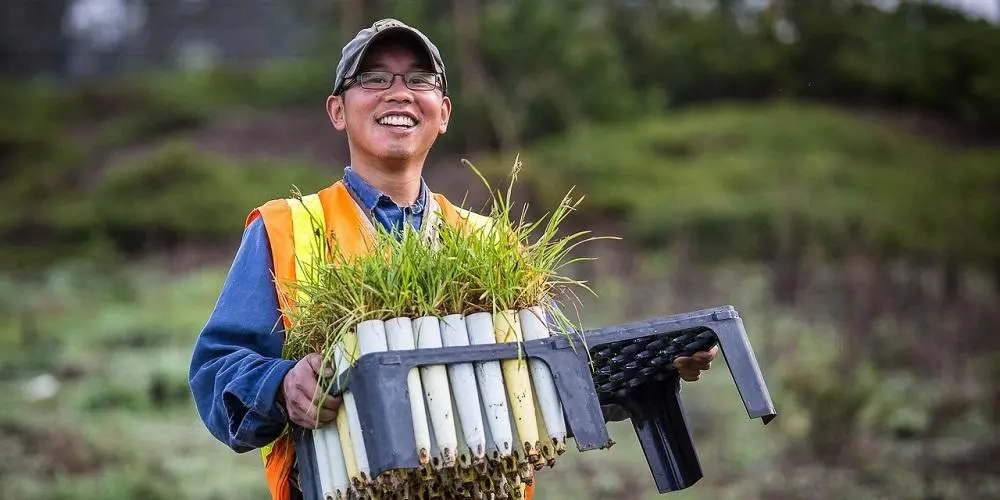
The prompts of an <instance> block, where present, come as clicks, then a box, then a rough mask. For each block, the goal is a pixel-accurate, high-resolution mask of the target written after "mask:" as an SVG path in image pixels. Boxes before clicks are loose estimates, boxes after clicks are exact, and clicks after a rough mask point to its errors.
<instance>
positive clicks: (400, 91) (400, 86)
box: [385, 75, 413, 102]
mask: <svg viewBox="0 0 1000 500" xmlns="http://www.w3.org/2000/svg"><path fill="white" fill-rule="evenodd" d="M405 78H406V76H404V75H392V82H391V83H390V84H389V88H388V89H387V90H386V91H385V99H386V100H387V101H404V102H412V101H413V91H411V90H410V89H409V87H407V86H406V80H405Z"/></svg>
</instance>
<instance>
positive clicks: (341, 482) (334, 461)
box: [317, 425, 351, 500]
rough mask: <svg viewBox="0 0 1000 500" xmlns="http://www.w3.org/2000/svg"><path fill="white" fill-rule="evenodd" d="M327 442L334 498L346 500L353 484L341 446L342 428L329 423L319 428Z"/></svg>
mask: <svg viewBox="0 0 1000 500" xmlns="http://www.w3.org/2000/svg"><path fill="white" fill-rule="evenodd" d="M317 431H318V432H319V433H320V436H321V437H322V439H323V441H325V442H326V452H327V456H329V463H330V478H331V481H332V486H333V493H334V498H336V499H337V500H346V499H347V497H348V494H349V489H350V486H351V483H350V479H349V478H348V476H347V465H346V462H345V460H344V450H343V449H342V448H341V441H340V430H339V429H337V426H336V425H329V426H327V427H324V428H322V429H317Z"/></svg>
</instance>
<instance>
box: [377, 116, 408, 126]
mask: <svg viewBox="0 0 1000 500" xmlns="http://www.w3.org/2000/svg"><path fill="white" fill-rule="evenodd" d="M378 122H379V124H381V125H395V126H398V127H412V126H414V125H416V124H417V122H415V121H414V120H413V118H410V117H409V116H406V115H388V116H383V117H382V118H380V119H379V121H378Z"/></svg>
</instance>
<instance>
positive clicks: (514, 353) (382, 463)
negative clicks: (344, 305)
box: [294, 306, 777, 500]
mask: <svg viewBox="0 0 1000 500" xmlns="http://www.w3.org/2000/svg"><path fill="white" fill-rule="evenodd" d="M584 338H585V343H586V346H584V340H583V339H580V338H578V337H576V336H574V337H573V338H571V339H568V338H566V337H563V336H554V337H550V338H547V339H541V340H532V341H527V342H524V343H522V344H521V346H522V348H523V352H520V353H519V352H518V348H517V346H516V345H513V344H506V345H505V344H495V345H480V346H467V347H443V348H436V349H417V350H410V351H390V352H378V353H370V354H366V355H364V356H361V357H360V358H359V359H358V361H357V363H355V365H354V366H353V367H351V369H350V370H348V371H347V372H346V373H344V374H342V376H341V378H340V380H339V381H338V383H337V384H334V385H335V389H334V390H332V391H331V393H333V394H338V393H340V392H343V391H344V390H346V389H347V388H350V390H351V392H352V393H353V394H354V399H355V402H356V404H357V409H358V416H359V418H360V420H361V422H362V435H363V437H364V440H365V448H366V451H367V456H368V465H369V469H370V474H371V476H372V477H375V476H377V475H379V474H380V473H382V472H384V471H386V470H390V469H397V468H416V467H417V464H418V462H417V453H416V442H415V439H414V435H413V426H412V423H411V422H410V421H409V418H410V403H409V394H408V392H407V384H406V376H407V373H408V372H409V370H410V369H411V368H413V367H417V366H423V365H434V364H452V363H469V362H476V361H491V360H499V359H516V358H517V357H518V356H524V357H528V358H537V359H541V360H543V361H544V362H546V363H547V364H548V365H549V368H550V369H551V371H552V375H553V379H554V381H555V384H556V391H557V392H558V393H559V398H560V401H561V403H562V405H563V411H564V414H565V416H566V424H567V430H568V432H569V434H570V436H572V438H573V439H574V440H575V441H576V445H577V449H578V450H580V451H588V450H594V449H600V448H606V447H608V446H610V445H612V444H613V443H612V441H611V439H610V437H609V435H608V431H607V423H606V421H605V418H604V414H603V411H602V405H616V406H618V407H620V408H621V409H622V410H624V412H626V414H627V416H628V418H629V419H630V420H631V421H632V425H633V427H634V428H635V431H636V434H637V436H638V438H639V442H640V444H641V445H642V449H643V453H645V456H646V461H647V462H648V464H649V469H650V472H651V473H652V475H653V479H654V481H655V482H656V487H657V490H658V491H659V492H660V493H668V492H671V491H677V490H680V489H684V488H687V487H690V486H691V485H693V484H694V483H695V482H697V481H698V480H699V479H700V478H701V477H702V471H701V465H700V463H699V460H698V455H697V452H696V451H695V448H694V443H693V441H692V439H691V435H690V432H689V431H688V426H687V421H686V418H685V415H684V410H683V407H682V405H681V396H680V390H679V389H680V378H679V377H678V375H677V371H676V369H674V367H673V361H674V359H675V358H677V357H678V356H687V355H691V354H693V353H695V352H697V351H700V350H706V349H709V348H711V347H712V346H713V345H715V344H719V346H720V351H721V354H722V356H723V358H724V359H725V361H726V364H727V366H728V367H729V371H730V373H731V375H732V377H733V381H734V382H735V384H736V387H737V389H738V391H739V393H740V396H741V398H742V399H743V405H744V407H745V408H746V410H747V414H748V416H749V417H750V418H751V419H753V418H760V419H761V421H762V422H763V423H764V424H767V423H768V422H770V421H771V420H773V419H774V417H775V416H777V412H776V411H775V408H774V405H773V403H772V402H771V397H770V394H769V393H768V390H767V386H766V384H765V382H764V378H763V376H762V375H761V373H760V369H759V367H758V365H757V359H756V357H755V356H754V353H753V348H752V347H751V345H750V341H749V339H748V338H747V335H746V330H745V329H744V326H743V321H742V319H741V318H740V317H739V314H738V313H737V312H736V309H734V308H733V307H732V306H721V307H715V308H711V309H703V310H699V311H694V312H689V313H684V314H676V315H671V316H665V317H660V318H656V319H651V320H648V321H637V322H632V323H625V324H620V325H614V326H608V327H604V328H600V329H596V330H588V331H586V332H585V333H584ZM294 432H295V440H296V450H298V451H299V453H298V456H297V463H298V466H299V480H300V484H301V487H302V490H303V494H304V497H305V500H313V499H316V500H319V499H320V498H321V497H317V496H316V495H317V491H318V485H317V484H316V483H317V482H318V476H317V475H316V474H314V473H313V471H314V470H315V464H314V458H313V451H312V450H313V447H312V436H311V434H310V431H308V430H305V429H301V428H296V429H295V431H294Z"/></svg>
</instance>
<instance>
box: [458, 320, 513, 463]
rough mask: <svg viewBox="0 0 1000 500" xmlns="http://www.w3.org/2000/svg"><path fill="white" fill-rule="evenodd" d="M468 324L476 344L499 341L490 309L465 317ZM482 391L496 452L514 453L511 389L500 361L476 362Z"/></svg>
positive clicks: (470, 338)
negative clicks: (510, 412) (509, 391)
mask: <svg viewBox="0 0 1000 500" xmlns="http://www.w3.org/2000/svg"><path fill="white" fill-rule="evenodd" d="M465 326H466V328H467V330H468V333H469V342H470V343H471V344H472V345H485V344H495V343H496V336H495V335H494V333H493V317H492V315H491V314H490V313H488V312H478V313H473V314H470V315H468V316H466V317H465ZM473 365H474V366H475V371H476V381H477V382H478V383H479V395H480V397H482V400H483V411H484V413H485V416H486V427H487V428H488V429H489V434H490V438H491V439H492V444H493V447H494V448H495V450H494V452H495V453H496V455H495V456H501V457H506V456H510V454H511V452H512V451H513V446H514V436H513V430H512V426H511V424H510V417H509V415H508V411H509V410H508V409H507V393H506V391H505V390H504V384H503V372H502V371H501V369H500V362H499V361H481V362H477V363H473Z"/></svg>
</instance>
